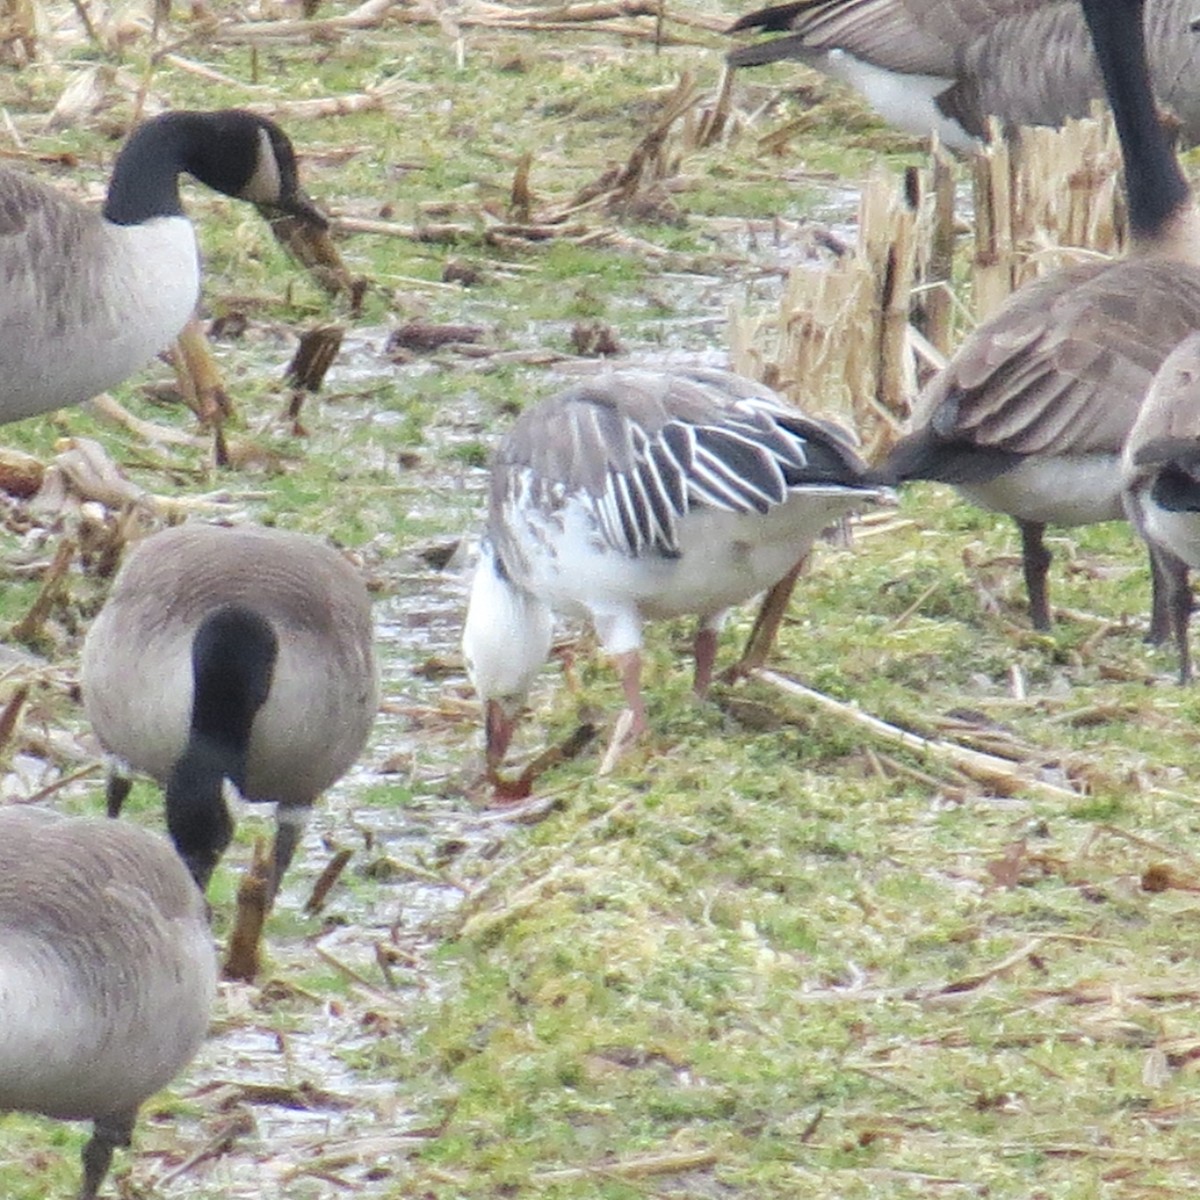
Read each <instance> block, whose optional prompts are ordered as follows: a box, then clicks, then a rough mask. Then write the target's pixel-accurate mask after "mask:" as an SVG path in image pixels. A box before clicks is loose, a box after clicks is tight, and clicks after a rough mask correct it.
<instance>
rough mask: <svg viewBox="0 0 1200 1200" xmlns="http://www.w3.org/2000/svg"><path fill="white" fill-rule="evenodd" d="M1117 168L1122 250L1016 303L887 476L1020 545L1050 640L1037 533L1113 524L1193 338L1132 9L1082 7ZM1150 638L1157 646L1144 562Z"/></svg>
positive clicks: (1192, 271) (1186, 241)
mask: <svg viewBox="0 0 1200 1200" xmlns="http://www.w3.org/2000/svg"><path fill="white" fill-rule="evenodd" d="M1083 8H1084V12H1085V14H1086V16H1087V20H1088V25H1089V27H1090V29H1091V31H1092V37H1093V39H1094V41H1095V47H1096V56H1097V58H1098V59H1099V61H1100V65H1101V67H1102V69H1103V71H1104V78H1105V86H1106V88H1107V91H1108V96H1109V101H1110V103H1111V104H1112V108H1113V115H1114V117H1115V121H1116V127H1117V133H1118V136H1119V138H1120V141H1121V150H1122V153H1123V156H1124V160H1125V191H1126V196H1127V199H1128V210H1129V229H1130V240H1131V247H1130V253H1129V257H1127V258H1125V259H1121V260H1118V261H1115V262H1105V263H1095V262H1092V263H1085V264H1082V265H1077V266H1073V267H1068V268H1067V269H1065V270H1062V271H1057V272H1055V273H1054V274H1052V275H1048V276H1046V277H1044V278H1042V279H1039V280H1037V281H1035V282H1034V283H1032V284H1030V285H1028V286H1026V287H1024V288H1022V289H1021V290H1020V291H1018V292H1016V293H1015V294H1014V295H1013V296H1011V297H1010V298H1009V300H1008V301H1007V303H1006V304H1005V305H1004V306H1003V307H1002V308H1001V310H1000V311H999V312H998V313H997V314H996V315H995V316H994V317H992V318H991V319H990V320H988V321H987V322H985V323H984V324H983V325H981V326H980V327H979V328H978V329H976V330H975V331H974V332H973V333H972V334H971V335H970V336H969V337H968V338H967V339H966V341H965V342H964V343H963V344H962V346H961V347H960V349H959V350H958V352H957V353H956V354H955V355H954V357H953V358H952V359H951V361H950V363H949V364H948V365H947V366H946V367H945V368H944V369H943V370H942V371H940V372H939V373H938V374H937V375H936V376H934V378H933V379H931V380H930V382H929V384H928V385H927V386H926V387H925V389H924V391H923V392H922V394H921V396H920V398H919V400H918V402H917V406H916V411H915V413H914V417H913V425H914V429H913V432H912V433H910V434H909V435H908V436H907V437H905V438H904V439H902V440H901V441H900V442H899V443H898V444H897V445H896V447H895V448H894V450H893V451H892V454H891V456H890V457H889V460H888V464H887V466H886V467H885V474H889V473H890V474H891V475H893V476H894V477H896V478H898V479H901V480H905V479H931V480H939V481H941V482H944V483H950V484H953V485H955V486H956V487H957V488H958V490H959V491H960V492H961V493H962V494H963V495H964V496H965V497H966V498H967V499H969V500H971V501H973V502H974V503H976V504H979V505H980V506H982V507H984V508H988V509H991V510H993V511H995V512H1001V513H1007V514H1008V515H1009V516H1011V517H1012V518H1013V519H1014V520H1015V521H1016V523H1017V526H1018V528H1019V529H1020V532H1021V541H1022V551H1023V559H1024V570H1025V583H1026V588H1027V590H1028V594H1029V607H1030V614H1031V617H1032V620H1033V624H1034V627H1035V628H1037V629H1043V630H1044V629H1048V628H1049V627H1050V603H1049V597H1048V594H1047V582H1046V577H1047V572H1048V569H1049V564H1050V553H1049V551H1048V550H1047V549H1046V546H1045V543H1044V533H1045V529H1046V526H1047V525H1050V524H1055V525H1087V524H1092V523H1095V522H1098V521H1110V520H1115V519H1117V518H1120V517H1122V516H1123V515H1124V509H1123V506H1122V480H1121V471H1120V459H1121V453H1122V449H1123V447H1124V445H1125V440H1126V438H1127V437H1128V435H1129V433H1130V430H1131V429H1132V428H1133V425H1134V422H1135V420H1136V419H1137V416H1138V412H1139V411H1140V409H1141V407H1142V402H1143V400H1144V399H1145V396H1146V392H1147V389H1148V388H1149V387H1150V382H1151V380H1152V378H1153V377H1154V373H1155V372H1156V371H1157V370H1158V368H1159V367H1160V366H1161V364H1162V362H1163V360H1164V359H1165V358H1166V357H1167V355H1168V354H1169V353H1170V351H1171V350H1172V349H1173V348H1174V347H1175V346H1176V345H1177V344H1178V343H1179V342H1180V341H1181V340H1182V339H1183V338H1184V337H1185V336H1187V334H1189V333H1190V332H1191V331H1192V330H1195V329H1200V221H1198V220H1197V213H1196V210H1195V208H1194V206H1193V203H1192V196H1191V192H1190V190H1189V188H1188V185H1187V182H1186V180H1185V179H1184V177H1183V172H1182V171H1181V170H1180V167H1179V163H1178V161H1177V160H1176V158H1175V155H1174V153H1173V151H1172V149H1171V146H1170V143H1169V141H1168V138H1167V135H1166V132H1165V131H1164V129H1163V127H1162V124H1161V123H1160V121H1159V117H1158V112H1157V110H1156V108H1155V105H1154V96H1153V93H1152V92H1151V89H1150V76H1149V72H1148V70H1147V67H1146V56H1145V38H1144V34H1143V22H1142V15H1143V4H1142V0H1083ZM1152 574H1153V579H1154V584H1155V587H1154V606H1153V616H1152V619H1151V635H1152V637H1154V638H1155V639H1157V640H1161V639H1162V638H1163V637H1165V636H1167V634H1168V632H1169V624H1170V621H1169V616H1168V612H1167V593H1168V590H1169V589H1168V585H1167V583H1166V581H1165V580H1163V579H1162V577H1161V572H1160V564H1159V563H1158V562H1157V561H1156V560H1153V559H1152Z"/></svg>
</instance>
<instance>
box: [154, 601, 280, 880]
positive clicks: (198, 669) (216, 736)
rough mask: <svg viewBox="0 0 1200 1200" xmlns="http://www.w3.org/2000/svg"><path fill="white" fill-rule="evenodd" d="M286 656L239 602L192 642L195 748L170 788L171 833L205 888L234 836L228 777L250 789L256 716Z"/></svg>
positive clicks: (212, 618)
mask: <svg viewBox="0 0 1200 1200" xmlns="http://www.w3.org/2000/svg"><path fill="white" fill-rule="evenodd" d="M278 654H279V641H278V638H277V637H276V635H275V631H274V629H273V628H272V627H271V623H270V622H269V621H267V620H266V618H264V617H263V616H262V615H261V614H260V613H258V612H256V611H254V610H253V609H250V608H246V607H245V606H243V605H238V604H225V605H222V606H221V607H220V608H217V609H215V610H214V611H213V612H212V613H210V614H209V615H208V616H207V617H205V619H204V620H203V621H202V622H201V623H200V626H199V628H198V629H197V631H196V635H195V638H194V640H193V642H192V678H193V699H192V716H191V727H190V730H189V733H188V741H187V745H186V746H185V748H184V751H183V753H182V754H181V755H180V756H179V758H178V760H177V761H176V763H175V765H174V767H173V768H172V770H171V774H170V777H169V778H168V780H167V787H166V806H167V829H168V831H169V832H170V834H171V840H172V841H173V842H174V843H175V848H176V850H178V852H179V856H180V857H181V858H182V859H183V861H184V862H185V863H186V864H187V867H188V870H189V871H191V873H192V877H193V878H194V879H195V880H196V883H197V884H198V885H199V887H200V890H201V891H206V890H207V888H208V882H209V880H210V879H211V878H212V873H213V871H214V870H215V869H216V865H217V863H218V862H219V861H220V858H221V855H222V854H224V853H225V850H226V849H227V848H228V846H229V843H230V841H231V839H232V837H233V819H232V818H231V817H230V815H229V809H228V807H227V806H226V804H225V796H224V785H225V780H226V779H228V780H229V781H230V782H231V783H232V784H233V785H234V786H235V787H236V788H238V790H239V791H245V787H246V774H247V769H248V766H249V754H250V739H251V734H252V732H253V727H254V718H255V717H256V716H257V715H258V712H259V710H260V709H261V708H262V706H263V705H264V704H265V703H266V702H267V697H268V696H269V695H270V691H271V683H272V680H273V677H274V672H275V664H276V660H277V658H278Z"/></svg>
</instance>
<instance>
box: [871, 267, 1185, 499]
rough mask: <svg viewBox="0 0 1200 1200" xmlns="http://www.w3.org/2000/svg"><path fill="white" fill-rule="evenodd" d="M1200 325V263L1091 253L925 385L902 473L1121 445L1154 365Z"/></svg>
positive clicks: (946, 473)
mask: <svg viewBox="0 0 1200 1200" xmlns="http://www.w3.org/2000/svg"><path fill="white" fill-rule="evenodd" d="M1196 328H1200V270H1197V268H1195V267H1192V266H1188V265H1186V264H1182V263H1172V262H1166V261H1163V260H1152V259H1145V260H1132V259H1130V260H1124V261H1121V262H1118V263H1113V264H1086V265H1084V266H1080V267H1074V268H1070V269H1068V270H1066V271H1060V272H1057V273H1055V274H1054V275H1053V276H1050V277H1048V278H1046V279H1044V280H1041V281H1039V282H1037V283H1035V284H1032V285H1030V286H1028V287H1026V288H1023V289H1022V290H1021V291H1020V292H1019V293H1017V294H1016V295H1015V296H1014V297H1013V298H1012V299H1011V300H1010V301H1009V303H1008V304H1007V305H1006V306H1005V307H1004V308H1003V309H1001V311H1000V312H999V313H998V314H997V315H996V316H995V317H994V318H993V319H992V320H990V321H988V322H987V324H985V325H983V326H982V327H980V329H978V330H976V332H975V333H974V334H972V335H971V337H969V338H968V339H967V341H966V342H964V343H963V346H962V348H961V349H960V350H959V352H958V353H957V354H956V355H955V357H954V358H953V359H952V360H951V362H950V364H949V366H947V367H946V368H945V370H943V371H942V372H940V373H939V374H938V375H937V376H935V377H934V379H933V380H931V382H930V383H929V385H928V386H927V387H926V389H925V391H924V393H923V394H922V396H921V398H920V400H919V401H918V405H917V409H916V412H915V414H914V421H913V424H914V432H913V433H912V434H910V435H909V436H908V437H907V438H905V439H903V440H902V441H901V442H900V443H899V445H898V446H897V447H896V449H895V450H894V451H893V456H892V459H891V466H892V468H893V469H894V470H895V471H896V473H897V476H898V477H899V478H910V479H912V478H917V479H919V478H928V479H942V480H945V481H946V482H952V483H953V482H965V481H966V479H967V477H966V476H963V475H961V474H957V473H956V472H957V471H958V469H959V468H960V467H962V466H963V462H962V460H963V459H964V458H971V457H973V456H976V455H980V454H982V455H983V456H984V458H988V457H990V459H991V461H993V462H994V463H995V465H996V466H997V468H1002V467H1003V465H1005V463H1007V462H1011V461H1013V460H1014V459H1016V458H1020V457H1024V456H1027V455H1041V456H1046V457H1053V456H1060V455H1062V456H1073V455H1085V454H1097V453H1107V454H1117V453H1120V450H1121V447H1122V446H1123V444H1124V442H1125V438H1126V436H1127V435H1128V433H1129V431H1130V429H1131V428H1132V426H1133V423H1134V420H1135V419H1136V417H1137V414H1138V410H1139V408H1140V406H1141V403H1142V399H1143V397H1144V396H1145V394H1146V389H1147V388H1148V387H1149V385H1150V381H1151V379H1152V378H1153V375H1154V373H1155V371H1156V370H1157V369H1158V367H1159V365H1160V364H1161V363H1162V361H1163V359H1164V358H1166V356H1167V354H1168V353H1169V352H1170V351H1171V349H1172V348H1173V347H1174V346H1175V345H1176V344H1177V343H1178V342H1179V341H1180V340H1181V339H1182V338H1183V337H1185V336H1186V335H1187V334H1188V333H1189V332H1190V331H1191V330H1193V329H1196Z"/></svg>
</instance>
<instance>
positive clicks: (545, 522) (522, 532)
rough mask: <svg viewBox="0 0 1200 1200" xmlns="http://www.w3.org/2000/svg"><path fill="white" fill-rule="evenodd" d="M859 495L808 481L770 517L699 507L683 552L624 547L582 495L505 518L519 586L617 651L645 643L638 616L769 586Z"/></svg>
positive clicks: (739, 598) (710, 607) (714, 608)
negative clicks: (590, 626)
mask: <svg viewBox="0 0 1200 1200" xmlns="http://www.w3.org/2000/svg"><path fill="white" fill-rule="evenodd" d="M862 503H863V498H862V493H861V492H854V491H851V490H849V489H838V488H830V489H829V492H828V493H827V494H822V493H821V492H819V491H818V490H817V489H806V490H805V491H803V492H801V493H800V494H798V495H796V496H794V497H793V498H792V499H791V500H789V501H788V502H787V503H786V504H782V505H780V506H779V507H778V508H775V509H773V510H772V511H771V512H769V513H768V514H766V515H765V516H763V515H759V514H752V515H747V514H745V513H728V512H722V511H719V510H716V509H711V508H703V509H696V510H693V511H692V512H691V513H689V514H688V515H687V516H686V517H684V518H683V519H682V520H681V521H680V524H679V545H680V549H681V553H680V555H679V557H678V558H668V557H665V556H663V555H661V554H657V553H646V554H644V555H642V556H641V557H637V558H635V557H632V556H631V555H628V554H622V553H619V552H618V551H616V550H614V549H613V548H612V547H611V546H610V545H609V544H608V543H607V542H605V540H604V539H603V537H602V535H601V533H600V531H599V529H598V528H597V525H596V522H595V519H594V515H593V513H592V510H591V508H590V506H588V505H586V504H583V503H580V502H578V501H569V502H568V503H567V504H566V505H565V507H564V508H563V509H562V510H560V511H558V512H556V513H554V514H553V515H552V516H547V514H545V513H542V512H539V511H537V510H530V509H525V510H523V511H521V512H520V513H516V512H513V513H510V514H509V515H508V518H507V519H508V525H509V528H510V531H511V533H512V534H513V536H514V539H515V540H516V541H517V542H518V543H519V545H520V554H521V559H522V561H523V562H524V563H525V565H526V567H527V572H525V573H522V577H521V579H520V580H519V582H520V583H521V585H522V586H524V587H526V588H528V589H529V590H530V591H531V592H534V593H535V594H536V595H538V596H540V597H541V598H542V599H543V600H545V602H546V603H547V604H549V605H550V606H551V607H552V608H553V609H555V610H556V611H558V612H561V613H564V614H567V615H573V616H587V617H590V618H591V619H592V621H593V622H594V623H595V625H596V629H597V632H598V634H599V636H600V639H601V641H602V643H603V644H604V649H605V651H606V652H608V653H610V654H620V653H623V652H625V651H626V650H630V649H633V648H635V647H636V646H637V645H640V642H641V638H640V626H641V621H642V620H654V619H658V618H662V617H676V616H683V615H686V614H696V615H698V616H700V617H701V618H704V617H708V616H712V615H715V614H717V613H720V612H721V611H722V610H723V609H726V608H729V607H730V606H732V605H734V604H740V603H742V602H743V601H745V600H748V599H750V598H751V597H752V596H754V595H756V594H757V593H759V592H761V591H764V590H765V589H766V588H768V587H770V586H771V585H772V584H774V583H776V582H778V581H779V580H780V579H781V578H782V577H783V576H784V575H785V574H786V573H787V572H788V571H789V570H790V569H791V568H792V567H793V566H795V564H796V563H797V562H799V561H800V559H801V558H803V557H804V555H805V554H806V553H807V552H808V550H809V548H810V547H811V546H812V543H813V541H814V539H815V538H816V537H817V536H818V535H819V534H820V533H821V531H822V530H823V529H825V528H827V527H828V526H829V525H831V524H833V523H834V522H835V521H836V520H838V518H840V517H841V516H843V515H844V514H846V513H847V512H849V511H851V510H852V509H854V508H856V507H859V506H861V504H862Z"/></svg>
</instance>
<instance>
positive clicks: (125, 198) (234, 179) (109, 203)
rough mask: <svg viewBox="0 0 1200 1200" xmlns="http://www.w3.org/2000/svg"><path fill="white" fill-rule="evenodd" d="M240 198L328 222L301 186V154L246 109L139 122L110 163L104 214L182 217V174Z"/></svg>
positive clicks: (130, 220) (122, 218) (120, 218)
mask: <svg viewBox="0 0 1200 1200" xmlns="http://www.w3.org/2000/svg"><path fill="white" fill-rule="evenodd" d="M181 171H186V172H187V173H188V174H189V175H192V176H194V177H195V178H196V179H198V180H199V181H200V182H201V183H203V184H205V185H207V186H208V187H210V188H212V189H213V190H214V191H218V192H222V193H224V194H225V195H227V196H232V197H234V198H235V199H238V200H245V201H248V202H249V203H251V204H258V205H262V206H265V207H267V208H271V209H277V210H278V211H279V212H281V213H285V214H288V215H290V216H294V217H298V218H300V219H301V220H303V221H304V222H305V223H306V224H309V225H315V226H317V227H318V228H321V229H324V228H326V227H327V225H328V221H327V220H326V218H325V217H324V216H323V215H322V213H321V212H320V211H319V210H318V209H317V208H316V207H315V206H314V204H313V202H312V201H311V200H310V199H309V198H308V196H307V195H306V194H305V193H304V190H303V189H302V188H301V187H300V179H299V172H298V170H297V166H296V152H295V150H294V149H293V147H292V143H291V142H290V141H289V139H288V136H287V134H286V133H284V132H283V130H282V129H280V128H279V126H278V125H276V124H275V122H274V121H271V120H269V119H268V118H266V117H261V116H259V115H258V114H257V113H252V112H246V111H245V110H243V109H237V108H230V109H221V110H218V111H216V112H191V111H187V110H180V111H176V112H166V113H162V114H161V115H160V116H157V117H155V118H153V119H152V120H149V121H146V122H144V123H143V124H141V125H139V126H138V127H137V128H136V129H135V130H134V131H133V133H132V134H130V136H129V139H128V141H126V143H125V145H124V146H123V147H122V148H121V152H120V154H119V155H118V156H117V161H116V163H115V165H114V167H113V175H112V182H111V183H110V185H109V190H108V198H107V200H106V202H105V206H104V215H105V217H106V218H107V219H108V220H109V221H112V222H113V223H114V224H118V225H134V224H137V223H139V222H141V221H144V220H146V219H147V218H148V217H152V216H163V215H177V214H181V213H182V211H183V209H182V206H181V204H180V201H179V188H178V174H179V172H181Z"/></svg>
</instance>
